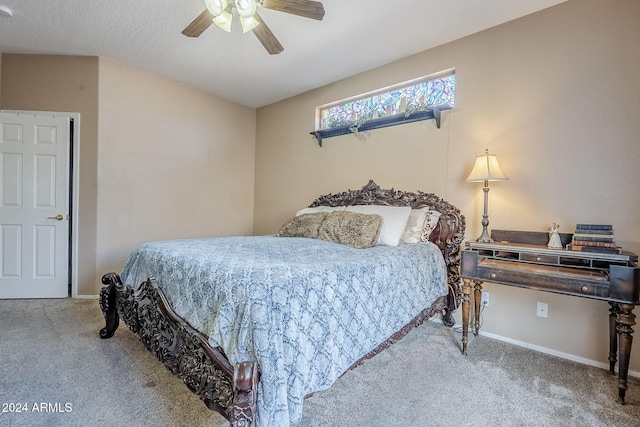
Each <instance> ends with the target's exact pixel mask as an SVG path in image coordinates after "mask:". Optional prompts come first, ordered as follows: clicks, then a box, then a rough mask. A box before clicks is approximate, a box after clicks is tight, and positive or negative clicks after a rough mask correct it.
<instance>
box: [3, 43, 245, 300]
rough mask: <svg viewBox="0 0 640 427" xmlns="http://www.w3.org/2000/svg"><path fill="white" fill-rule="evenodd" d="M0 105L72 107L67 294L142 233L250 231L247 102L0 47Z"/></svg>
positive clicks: (92, 283) (93, 286) (109, 66)
mask: <svg viewBox="0 0 640 427" xmlns="http://www.w3.org/2000/svg"><path fill="white" fill-rule="evenodd" d="M0 80H1V83H2V86H1V87H2V93H1V97H0V108H3V109H16V110H45V111H61V112H78V113H80V116H81V120H80V121H81V132H80V167H81V168H80V170H81V171H80V191H79V192H80V196H79V201H78V203H79V233H78V234H79V235H78V242H79V244H78V254H79V256H78V294H79V295H95V294H97V293H98V291H99V288H100V286H101V285H100V277H101V276H102V274H104V273H106V272H108V271H118V272H119V271H121V269H122V266H123V264H124V262H125V261H126V259H127V257H128V255H129V253H130V252H131V250H133V249H134V247H135V246H136V245H137V244H139V243H140V242H143V241H149V240H156V239H166V238H176V237H194V236H208V235H210V236H223V235H229V234H251V233H252V229H253V224H252V223H253V193H254V191H253V182H254V175H253V174H254V157H255V154H254V141H255V110H253V109H250V108H246V107H242V106H239V105H237V104H234V103H232V102H228V101H225V100H221V99H220V98H217V97H215V96H212V95H208V94H204V93H202V92H199V91H196V90H194V89H192V88H189V87H186V86H184V85H180V84H178V83H175V82H172V81H169V80H166V79H162V78H159V77H157V76H154V75H151V74H149V73H144V72H141V71H138V70H135V69H132V68H129V67H126V66H122V65H120V64H117V63H114V62H111V61H109V60H105V59H99V58H97V57H74V56H46V55H9V54H4V55H2V74H1V75H0Z"/></svg>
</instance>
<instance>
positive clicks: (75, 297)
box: [73, 295, 100, 299]
mask: <svg viewBox="0 0 640 427" xmlns="http://www.w3.org/2000/svg"><path fill="white" fill-rule="evenodd" d="M98 298H100V295H76V296H74V297H73V299H98Z"/></svg>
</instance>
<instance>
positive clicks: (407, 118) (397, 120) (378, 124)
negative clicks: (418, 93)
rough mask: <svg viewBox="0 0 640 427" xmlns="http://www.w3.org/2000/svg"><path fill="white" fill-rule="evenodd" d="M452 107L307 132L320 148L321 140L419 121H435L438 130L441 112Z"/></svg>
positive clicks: (442, 106)
mask: <svg viewBox="0 0 640 427" xmlns="http://www.w3.org/2000/svg"><path fill="white" fill-rule="evenodd" d="M451 108H452V107H451V106H449V105H438V106H437V107H433V108H428V109H426V110H417V111H413V112H411V113H409V114H407V113H400V114H394V115H392V116H386V117H379V118H375V119H369V120H367V121H365V122H364V123H362V124H361V125H360V126H358V127H357V128H355V130H354V127H355V123H351V124H348V125H343V126H337V127H334V128H331V129H322V130H316V131H313V132H309V133H310V134H311V135H313V136H315V137H316V140H317V141H318V145H319V146H320V147H322V140H323V139H325V138H331V137H334V136H340V135H346V134H349V133H355V132H356V130H357V132H365V131H368V130H373V129H380V128H385V127H389V126H395V125H401V124H404V123H411V122H417V121H421V120H431V119H433V120H435V121H436V127H437V128H438V129H440V117H441V112H442V111H444V110H450V109H451Z"/></svg>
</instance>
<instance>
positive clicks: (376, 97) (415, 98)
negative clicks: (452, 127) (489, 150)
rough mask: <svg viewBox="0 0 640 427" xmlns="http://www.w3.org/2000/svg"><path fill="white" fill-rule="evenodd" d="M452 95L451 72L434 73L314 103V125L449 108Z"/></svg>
mask: <svg viewBox="0 0 640 427" xmlns="http://www.w3.org/2000/svg"><path fill="white" fill-rule="evenodd" d="M455 97H456V75H455V72H454V71H447V72H443V73H438V74H437V75H430V76H425V77H421V78H419V79H414V80H411V81H408V82H404V83H400V84H397V85H394V86H392V87H387V88H383V89H380V90H377V91H374V92H369V93H367V94H364V95H360V96H357V97H354V98H349V99H346V100H342V101H337V102H334V103H331V104H328V105H324V106H321V107H318V108H317V110H316V111H317V115H316V117H317V121H318V123H317V124H316V129H319V130H323V129H332V128H336V127H339V126H345V125H350V124H353V123H357V122H359V123H362V122H364V121H366V120H369V119H376V118H380V117H386V116H392V115H396V114H410V113H411V112H412V111H420V110H426V109H428V108H432V107H438V106H447V108H453V107H454V104H455Z"/></svg>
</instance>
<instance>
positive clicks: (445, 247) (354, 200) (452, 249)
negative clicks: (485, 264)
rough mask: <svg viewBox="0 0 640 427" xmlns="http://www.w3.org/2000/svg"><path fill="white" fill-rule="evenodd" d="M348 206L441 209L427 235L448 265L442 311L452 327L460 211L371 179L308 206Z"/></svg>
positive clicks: (461, 237) (462, 227) (432, 196)
mask: <svg viewBox="0 0 640 427" xmlns="http://www.w3.org/2000/svg"><path fill="white" fill-rule="evenodd" d="M349 205H387V206H410V207H411V208H413V209H419V208H422V207H425V206H429V207H430V208H431V209H433V210H436V211H438V212H440V219H439V221H438V225H437V226H436V228H435V229H434V230H433V232H432V233H431V235H430V236H429V241H431V242H433V243H435V244H436V245H437V246H438V247H439V248H440V250H441V251H442V255H443V257H444V260H445V263H446V265H447V275H448V278H447V280H448V283H449V296H448V298H447V306H446V307H445V313H443V322H444V323H445V324H446V325H448V326H452V325H453V324H454V321H453V318H452V317H451V313H452V312H453V311H454V310H455V309H456V308H458V306H459V305H460V302H461V300H462V289H461V285H460V246H461V245H462V242H463V241H464V233H465V226H466V222H465V218H464V215H462V213H461V212H460V210H459V209H458V208H456V207H455V206H453V205H452V204H450V203H449V202H447V201H446V200H444V199H442V198H441V197H439V196H436V195H435V194H432V193H423V192H421V191H418V192H417V193H411V192H406V191H400V190H394V189H393V188H392V189H389V190H384V189H382V188H380V187H379V186H378V185H377V184H376V183H375V182H373V181H369V183H368V184H367V185H365V186H364V187H362V189H360V190H349V191H345V192H342V193H338V194H327V195H324V196H320V197H319V198H317V199H316V200H315V201H314V202H313V203H312V204H311V205H310V206H309V207H316V206H349Z"/></svg>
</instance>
